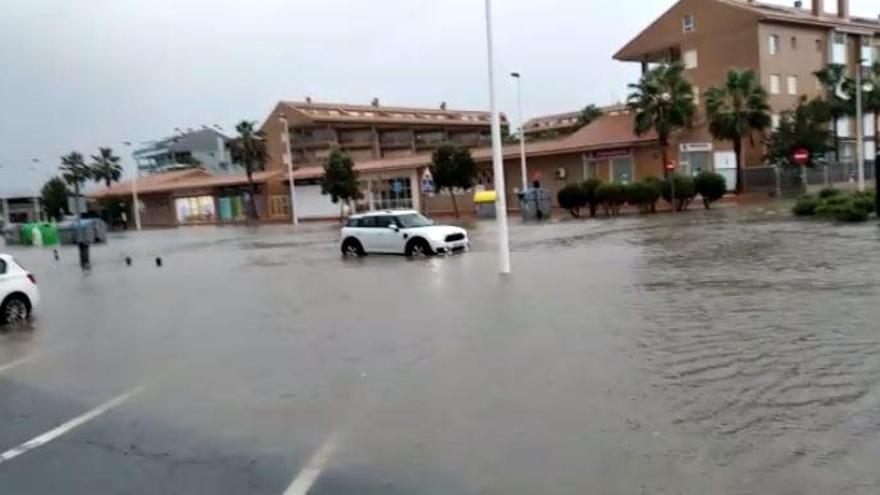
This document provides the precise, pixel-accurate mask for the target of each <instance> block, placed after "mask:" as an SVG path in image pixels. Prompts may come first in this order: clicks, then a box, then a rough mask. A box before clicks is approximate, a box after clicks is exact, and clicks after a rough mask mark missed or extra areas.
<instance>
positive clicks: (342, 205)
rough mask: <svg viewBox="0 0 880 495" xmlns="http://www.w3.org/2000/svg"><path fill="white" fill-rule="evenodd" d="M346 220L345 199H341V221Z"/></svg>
mask: <svg viewBox="0 0 880 495" xmlns="http://www.w3.org/2000/svg"><path fill="white" fill-rule="evenodd" d="M344 221H345V201H342V199H340V200H339V223H342V222H344Z"/></svg>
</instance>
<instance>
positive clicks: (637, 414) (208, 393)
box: [0, 206, 880, 495]
mask: <svg viewBox="0 0 880 495" xmlns="http://www.w3.org/2000/svg"><path fill="white" fill-rule="evenodd" d="M468 227H469V228H470V229H471V234H472V238H473V250H472V251H471V252H469V253H466V254H464V255H461V256H454V257H439V258H433V259H429V260H419V261H409V260H406V259H404V258H402V257H393V256H369V257H367V258H364V259H357V260H343V259H341V257H340V256H339V250H338V246H337V238H338V229H337V227H336V226H334V225H328V224H312V225H305V226H303V227H301V228H300V229H298V230H297V231H294V230H293V228H292V227H289V226H263V227H259V228H245V227H241V228H213V227H205V228H192V229H178V230H169V231H148V232H143V233H141V234H131V233H129V234H118V235H115V236H114V237H112V238H111V241H110V243H109V244H108V245H106V246H99V247H96V248H94V250H93V253H92V256H93V269H92V271H91V272H90V273H88V274H86V275H84V274H82V273H81V272H80V270H79V268H78V266H77V265H76V262H77V260H76V252H75V250H73V249H69V248H64V249H62V250H61V261H59V262H56V261H54V260H53V258H52V252H51V250H36V249H26V248H21V247H8V248H3V250H4V251H9V252H11V253H12V254H13V255H14V256H16V257H17V258H18V259H19V260H20V261H21V262H22V263H23V264H24V265H25V266H27V267H28V268H29V269H30V270H31V271H33V272H34V273H35V274H36V276H37V279H38V281H39V286H40V288H41V290H42V296H43V302H42V306H41V307H40V308H39V311H38V314H37V317H36V319H35V320H34V321H33V322H32V323H31V324H30V325H29V327H28V328H11V329H5V332H4V333H0V422H2V423H0V493H11V494H12V493H14V494H16V495H29V494H43V493H53V492H59V493H68V494H94V493H125V494H155V493H167V494H171V493H181V494H183V493H214V494H221V493H223V494H243V493H248V494H250V493H254V494H264V493H265V494H277V495H281V494H297V493H300V494H304V493H310V494H320V495H330V494H358V495H362V494H410V493H419V494H438V495H439V494H444V495H450V494H523V495H525V494H538V493H548V494H549V493H552V494H572V495H574V494H583V493H590V494H609V495H612V494H691V493H694V494H710V493H711V494H751V493H755V494H766V493H774V494H815V495H819V494H822V495H824V494H829V493H835V494H876V493H878V492H880V471H878V469H877V466H878V460H880V325H878V321H880V305H878V302H880V277H878V275H877V274H878V273H880V260H878V259H877V258H876V257H875V255H874V253H875V252H876V251H877V248H878V246H880V229H878V228H877V226H876V224H875V223H870V224H864V225H856V226H837V225H834V226H832V225H829V224H826V223H819V222H815V223H814V222H801V221H794V220H792V219H790V218H789V217H788V216H787V214H783V213H776V212H773V211H767V210H764V209H762V208H760V207H752V208H746V207H743V208H736V207H731V206H725V207H722V208H720V209H718V210H714V211H711V212H704V211H693V212H689V213H686V214H680V215H669V214H667V215H655V216H650V217H635V216H633V217H625V218H622V219H618V220H604V219H603V220H595V221H589V220H587V221H583V220H580V221H562V222H557V223H553V224H546V225H536V226H530V225H522V224H518V223H516V224H514V225H512V228H511V239H512V247H513V255H512V264H513V275H512V276H510V277H508V278H503V277H499V276H498V275H497V273H496V266H497V263H496V258H495V251H494V249H495V246H494V239H495V236H494V231H493V225H492V224H491V223H475V224H471V225H469V226H468ZM126 256H131V257H132V258H133V260H134V263H133V266H131V267H127V266H126V265H125V263H124V262H123V260H124V258H125V257H126ZM157 256H161V257H162V260H163V266H162V267H161V268H158V267H156V266H155V263H154V259H155V257H157ZM59 427H64V429H63V431H58V430H57V428H59ZM53 432H54V433H53ZM34 440H38V441H36V442H34Z"/></svg>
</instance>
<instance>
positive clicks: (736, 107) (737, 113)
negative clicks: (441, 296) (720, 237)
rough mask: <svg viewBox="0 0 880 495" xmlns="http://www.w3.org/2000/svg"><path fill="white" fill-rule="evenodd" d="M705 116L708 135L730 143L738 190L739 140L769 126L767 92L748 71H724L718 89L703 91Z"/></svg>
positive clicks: (740, 181)
mask: <svg viewBox="0 0 880 495" xmlns="http://www.w3.org/2000/svg"><path fill="white" fill-rule="evenodd" d="M706 115H707V117H708V119H709V132H711V133H712V136H713V137H715V139H719V140H723V141H731V142H732V143H733V152H734V154H735V155H736V191H737V192H740V191H742V186H743V164H742V146H743V139H745V138H749V139H751V138H752V135H753V133H755V132H762V131H764V129H767V128H768V127H770V124H771V122H772V119H771V118H770V106H769V105H768V104H767V91H766V90H765V89H764V88H763V87H762V86H761V85H760V84H759V83H758V80H757V78H756V77H755V72H754V71H752V70H742V71H740V70H735V69H732V70H730V71H728V72H727V80H726V81H724V83H723V84H722V85H721V86H720V87H712V88H709V90H708V91H706Z"/></svg>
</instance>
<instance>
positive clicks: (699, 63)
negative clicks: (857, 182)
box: [614, 0, 880, 187]
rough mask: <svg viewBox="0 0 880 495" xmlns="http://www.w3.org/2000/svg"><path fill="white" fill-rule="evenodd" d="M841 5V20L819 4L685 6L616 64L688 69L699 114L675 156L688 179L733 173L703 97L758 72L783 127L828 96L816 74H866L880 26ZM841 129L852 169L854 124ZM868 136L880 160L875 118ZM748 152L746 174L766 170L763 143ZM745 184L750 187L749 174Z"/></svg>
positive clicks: (707, 1) (697, 2) (731, 0)
mask: <svg viewBox="0 0 880 495" xmlns="http://www.w3.org/2000/svg"><path fill="white" fill-rule="evenodd" d="M829 1H830V0H829ZM836 4H837V6H836V7H837V8H836V11H835V12H827V11H826V1H825V0H813V1H812V3H811V4H810V5H805V4H804V3H803V2H800V1H797V2H793V3H792V6H790V7H785V6H777V5H767V4H762V3H758V2H755V1H751V0H681V1H679V2H677V3H676V4H675V5H673V6H672V7H671V8H670V9H669V10H667V11H666V12H665V13H664V14H662V15H661V16H660V17H659V18H658V19H657V20H655V21H654V22H653V23H652V24H651V25H649V26H648V27H647V28H645V29H644V30H643V31H642V32H641V33H639V34H638V35H636V36H635V37H634V38H633V39H632V40H631V41H630V42H629V43H627V44H626V45H625V46H624V47H623V48H621V49H620V50H619V51H618V52H617V53H616V54H615V55H614V58H615V59H617V60H621V61H626V62H638V63H640V64H641V66H642V70H643V71H647V70H648V69H649V68H650V67H651V66H652V65H654V64H658V63H668V62H680V63H682V64H683V65H684V66H685V69H686V70H685V74H686V77H687V78H688V80H689V81H690V82H691V83H692V84H693V86H694V98H695V100H696V103H697V107H698V113H697V116H696V118H695V120H694V126H693V128H692V129H690V130H687V131H684V132H681V133H679V134H678V135H677V136H675V146H674V148H675V149H673V150H670V152H671V154H672V156H673V157H676V158H677V159H678V161H679V166H680V167H681V168H682V169H683V170H684V171H685V172H688V171H692V170H694V169H696V168H702V169H706V168H715V169H717V170H719V171H722V172H723V171H729V170H730V169H731V168H734V167H735V159H734V156H733V153H732V148H731V145H730V143H723V142H716V141H714V140H713V139H712V137H711V135H710V134H709V132H708V126H707V125H706V119H705V109H706V107H705V102H704V101H702V100H703V98H702V93H703V92H705V90H706V89H707V88H709V87H711V86H717V85H720V84H721V83H722V81H723V80H724V77H725V74H726V73H727V71H728V70H729V69H730V68H739V69H752V70H754V71H755V73H756V74H757V75H758V77H759V78H760V81H761V83H762V84H763V85H764V87H765V88H766V89H767V91H768V93H769V95H770V97H769V103H770V106H771V108H772V112H773V115H774V121H775V122H778V119H779V115H780V114H781V113H782V112H784V111H786V110H789V109H792V108H793V107H794V106H795V105H796V104H797V101H798V98H799V97H800V96H801V95H805V96H807V97H808V98H811V97H815V96H819V95H822V94H823V91H824V89H823V88H822V86H821V85H820V84H819V82H818V80H817V79H816V78H815V76H814V75H813V73H814V72H815V71H817V70H819V69H821V68H823V67H825V66H827V65H828V64H830V63H836V64H843V65H846V66H847V67H848V68H849V70H850V72H851V73H854V72H853V71H855V70H856V67H857V66H858V65H859V60H861V64H862V65H864V66H870V65H871V64H872V63H873V62H874V61H875V60H878V47H880V37H878V35H880V21H878V19H865V18H858V17H854V16H852V15H851V14H850V7H849V0H837V1H836ZM827 7H829V8H832V7H833V6H831V5H828V6H827ZM837 126H838V128H839V132H840V135H841V136H842V137H844V145H843V153H842V158H843V159H844V160H849V161H852V160H853V157H854V156H855V125H854V122H853V121H852V119H842V120H841V122H839V123H837ZM863 130H864V134H865V136H866V144H865V156H866V157H869V159H871V160H873V158H874V156H875V150H876V146H875V143H874V118H873V116H872V115H867V116H866V117H865V125H864V126H863ZM744 151H745V153H744V166H745V167H759V166H761V165H762V164H763V155H764V149H763V146H762V145H761V144H760V140H755V141H754V143H746V147H745V150H744ZM755 175H758V174H755ZM728 177H730V175H729V174H728ZM745 181H746V184H744V186H746V187H748V186H749V174H746V177H745Z"/></svg>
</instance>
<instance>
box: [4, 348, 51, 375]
mask: <svg viewBox="0 0 880 495" xmlns="http://www.w3.org/2000/svg"><path fill="white" fill-rule="evenodd" d="M45 355H46V354H45V353H42V352H35V353H33V354H31V355H30V356H25V357H23V358H20V359H16V360H15V361H11V362H9V363H6V364H0V373H3V372H4V371H8V370H11V369H12V368H15V367H16V366H20V365H22V364H25V363H29V362H31V361H34V360H36V359H39V358H41V357H43V356H45Z"/></svg>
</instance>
